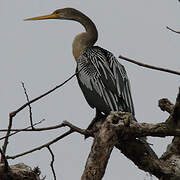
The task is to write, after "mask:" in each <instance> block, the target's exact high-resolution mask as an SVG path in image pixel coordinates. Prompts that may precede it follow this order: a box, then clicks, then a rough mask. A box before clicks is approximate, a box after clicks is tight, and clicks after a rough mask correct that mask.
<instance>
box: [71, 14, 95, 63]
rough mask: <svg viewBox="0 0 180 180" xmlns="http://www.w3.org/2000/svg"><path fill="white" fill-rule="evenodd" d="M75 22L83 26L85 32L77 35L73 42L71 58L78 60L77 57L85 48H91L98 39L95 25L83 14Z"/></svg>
mask: <svg viewBox="0 0 180 180" xmlns="http://www.w3.org/2000/svg"><path fill="white" fill-rule="evenodd" d="M74 20H75V21H78V22H79V23H80V24H82V25H83V26H84V28H85V29H86V32H83V33H81V34H78V35H77V36H76V37H75V38H74V41H73V44H72V48H73V56H74V58H75V60H76V61H77V60H78V57H79V55H80V54H81V52H82V51H83V50H84V49H85V48H86V47H91V46H93V45H94V44H95V42H96V41H97V38H98V32H97V29H96V26H95V24H94V23H93V22H92V21H91V20H90V19H89V18H88V17H87V16H85V15H84V14H82V13H81V14H80V15H79V16H78V17H77V18H76V19H74Z"/></svg>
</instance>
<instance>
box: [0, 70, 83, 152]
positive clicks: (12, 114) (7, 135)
mask: <svg viewBox="0 0 180 180" xmlns="http://www.w3.org/2000/svg"><path fill="white" fill-rule="evenodd" d="M81 70H82V69H80V70H79V71H78V72H76V73H75V74H73V75H72V76H70V77H69V78H68V79H67V80H65V81H64V82H63V83H61V84H60V85H58V86H56V87H54V88H53V89H51V90H49V91H47V92H46V93H44V94H42V95H40V96H38V97H36V98H34V99H32V100H30V101H29V102H27V103H25V104H24V105H22V106H21V107H19V108H18V109H17V110H15V111H13V112H11V113H9V124H8V130H7V133H6V138H5V140H4V144H3V147H2V151H3V153H4V154H6V149H7V145H8V137H9V135H10V132H11V127H12V119H13V117H14V116H16V114H17V113H19V112H20V111H22V110H23V109H24V108H25V107H26V106H28V105H30V104H32V103H34V102H36V101H38V100H39V99H41V98H43V97H45V96H47V95H48V94H50V93H51V92H53V91H55V90H56V89H58V88H60V87H61V86H63V85H64V84H65V83H67V82H68V81H69V80H71V79H72V78H73V77H74V76H76V75H77V74H78V73H79V72H80V71H81Z"/></svg>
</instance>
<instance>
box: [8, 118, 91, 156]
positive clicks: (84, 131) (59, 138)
mask: <svg viewBox="0 0 180 180" xmlns="http://www.w3.org/2000/svg"><path fill="white" fill-rule="evenodd" d="M60 126H61V127H69V128H70V130H69V131H67V132H65V133H64V134H62V135H61V136H59V137H57V138H55V139H53V140H52V141H49V142H48V143H46V144H43V145H41V146H38V147H36V148H34V149H31V150H29V151H26V152H23V153H20V154H17V155H15V156H7V159H15V158H18V157H21V156H24V155H26V154H29V153H32V152H35V151H37V150H41V149H43V148H46V147H47V146H50V145H51V144H54V143H56V142H57V141H59V140H61V139H63V138H64V137H66V136H68V135H69V134H72V133H74V132H78V133H80V134H83V135H89V136H92V132H90V131H87V130H84V129H81V128H79V127H77V126H74V125H72V124H71V123H69V122H68V121H64V122H63V123H62V124H61V125H60Z"/></svg>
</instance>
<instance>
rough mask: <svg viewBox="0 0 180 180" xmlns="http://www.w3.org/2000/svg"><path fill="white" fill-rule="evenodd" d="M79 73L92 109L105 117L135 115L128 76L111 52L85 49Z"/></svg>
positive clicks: (80, 57) (99, 49)
mask: <svg viewBox="0 0 180 180" xmlns="http://www.w3.org/2000/svg"><path fill="white" fill-rule="evenodd" d="M79 70H80V72H79V73H78V74H77V79H78V83H79V86H80V88H81V90H82V92H83V94H84V96H85V98H86V100H87V102H88V104H89V105H90V106H91V107H92V108H96V109H97V110H98V111H99V112H103V113H104V114H109V112H110V111H125V112H130V113H132V114H133V115H134V106H133V101H132V97H131V92H130V84H129V80H128V77H127V73H126V71H125V68H124V66H123V65H122V64H120V63H119V61H118V60H117V59H116V58H115V56H114V55H113V54H112V53H111V52H109V51H107V50H105V49H103V48H100V47H98V46H92V47H88V48H86V49H84V50H83V52H82V53H81V54H80V56H79V58H78V60H77V69H76V71H79Z"/></svg>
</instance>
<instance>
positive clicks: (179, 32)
mask: <svg viewBox="0 0 180 180" xmlns="http://www.w3.org/2000/svg"><path fill="white" fill-rule="evenodd" d="M166 28H167V29H169V30H170V31H172V32H175V33H177V34H180V31H175V30H174V29H171V28H170V27H169V26H166Z"/></svg>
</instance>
